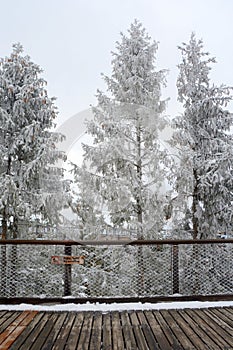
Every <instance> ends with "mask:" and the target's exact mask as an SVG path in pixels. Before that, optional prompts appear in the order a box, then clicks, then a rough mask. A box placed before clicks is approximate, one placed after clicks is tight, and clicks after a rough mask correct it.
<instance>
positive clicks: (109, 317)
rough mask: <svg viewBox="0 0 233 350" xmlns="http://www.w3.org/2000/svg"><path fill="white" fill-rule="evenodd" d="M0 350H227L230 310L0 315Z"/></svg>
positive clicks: (232, 331) (232, 325) (232, 328)
mask: <svg viewBox="0 0 233 350" xmlns="http://www.w3.org/2000/svg"><path fill="white" fill-rule="evenodd" d="M0 349H1V350H7V349H12V350H16V349H20V350H40V349H43V350H52V349H53V350H61V349H64V350H76V349H77V350H85V349H86V350H100V349H101V350H112V349H113V350H115V349H117V350H124V349H127V350H136V349H139V350H146V349H152V350H156V349H159V350H170V349H173V350H179V349H187V350H191V349H203V350H208V349H209V350H214V349H220V350H230V349H233V308H232V307H224V308H209V309H183V310H159V311H158V310H154V311H121V312H118V311H112V312H106V313H101V312H94V311H85V312H73V311H72V312H37V311H23V312H19V311H17V312H13V311H11V312H9V311H0Z"/></svg>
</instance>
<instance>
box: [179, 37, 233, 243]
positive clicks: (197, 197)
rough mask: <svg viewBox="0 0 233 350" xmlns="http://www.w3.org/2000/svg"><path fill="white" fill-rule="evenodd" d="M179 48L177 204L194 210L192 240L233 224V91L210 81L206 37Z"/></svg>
mask: <svg viewBox="0 0 233 350" xmlns="http://www.w3.org/2000/svg"><path fill="white" fill-rule="evenodd" d="M179 49H180V51H181V53H182V62H181V64H180V65H179V66H178V67H179V70H180V71H179V77H178V80H177V88H178V100H179V101H180V102H181V103H183V106H184V113H183V114H182V115H181V116H180V117H178V118H176V119H175V127H176V131H175V133H174V137H173V145H175V146H178V149H179V159H180V167H179V168H178V171H177V172H176V177H177V181H176V191H177V194H178V197H177V203H178V206H179V208H180V210H181V211H187V210H188V211H189V212H190V221H191V225H190V228H191V230H192V232H193V238H195V239H196V238H206V237H211V236H212V237H213V236H216V234H217V233H220V232H226V231H229V230H231V227H232V203H233V192H232V188H233V176H232V175H233V138H232V133H231V132H230V127H231V126H232V122H233V118H232V113H230V112H229V111H228V110H226V109H225V107H226V106H227V104H228V103H229V101H230V100H231V99H232V96H231V89H230V88H229V87H226V86H223V85H222V86H220V87H218V86H215V85H211V83H210V78H209V73H210V70H211V68H210V64H211V63H215V59H214V58H210V56H209V54H208V53H206V52H204V51H203V42H202V40H197V39H196V37H195V35H194V34H192V35H191V39H190V41H189V43H188V44H185V43H184V44H183V45H182V46H181V47H179Z"/></svg>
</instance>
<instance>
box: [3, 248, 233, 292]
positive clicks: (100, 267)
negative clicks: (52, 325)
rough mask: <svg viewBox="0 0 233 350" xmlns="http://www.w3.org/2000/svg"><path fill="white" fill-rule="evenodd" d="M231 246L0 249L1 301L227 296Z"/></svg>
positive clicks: (232, 272)
mask: <svg viewBox="0 0 233 350" xmlns="http://www.w3.org/2000/svg"><path fill="white" fill-rule="evenodd" d="M232 253H233V246H232V244H225V243H222V244H198V245H195V244H180V245H170V244H163V245H149V244H148V245H145V244H143V245H133V246H131V245H112V246H111V245H100V246H91V245H87V246H85V245H83V246H77V245H73V246H65V245H64V246H62V245H55V244H54V245H43V243H42V244H40V245H30V244H23V245H20V244H19V245H17V244H5V245H1V246H0V261H1V264H0V276H1V290H0V296H1V297H40V298H43V297H63V296H73V297H82V298H83V297H86V298H88V297H89V298H90V297H124V296H127V297H137V296H147V297H153V296H168V295H172V294H174V293H179V294H183V295H197V294H199V295H208V294H229V293H232V289H233V262H232Z"/></svg>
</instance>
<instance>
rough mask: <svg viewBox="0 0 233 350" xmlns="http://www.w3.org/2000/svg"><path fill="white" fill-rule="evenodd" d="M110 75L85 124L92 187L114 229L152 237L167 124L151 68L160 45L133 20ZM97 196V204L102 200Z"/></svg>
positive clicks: (160, 79)
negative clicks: (162, 137)
mask: <svg viewBox="0 0 233 350" xmlns="http://www.w3.org/2000/svg"><path fill="white" fill-rule="evenodd" d="M116 48H117V51H116V52H115V53H113V60H112V74H111V76H110V77H107V76H103V77H104V80H105V82H106V84H107V89H108V91H109V93H110V94H109V95H106V94H105V93H103V92H101V91H98V92H97V99H98V104H97V106H96V107H94V108H93V113H94V119H93V120H92V121H90V122H88V123H87V133H88V134H90V135H91V136H92V137H93V145H91V146H90V145H87V144H84V145H83V149H84V163H86V164H88V167H89V169H90V172H89V175H91V177H92V181H90V185H91V186H92V189H91V191H92V190H93V186H94V190H95V193H96V196H98V202H99V203H101V205H102V206H103V207H104V208H105V209H106V212H107V217H108V218H110V221H111V224H112V225H113V227H115V228H117V227H124V228H127V229H129V230H132V231H134V232H136V234H137V237H138V238H144V237H155V234H157V233H158V232H160V231H161V229H162V227H163V223H164V217H165V215H164V209H163V208H164V198H165V195H164V192H163V191H162V187H163V184H164V179H165V176H166V171H165V168H166V166H167V165H168V163H169V159H168V157H167V155H166V151H165V150H164V149H162V148H161V145H160V143H159V139H158V138H159V132H160V130H162V129H163V128H164V127H165V125H166V120H165V117H164V116H162V114H163V112H164V110H165V105H166V101H162V100H161V86H162V85H164V84H165V73H166V72H165V71H158V72H157V71H156V70H155V54H156V52H157V48H158V44H157V43H156V42H153V41H152V40H151V38H150V37H149V36H148V34H147V33H146V31H145V29H144V28H143V27H142V24H141V23H139V22H138V21H135V22H134V23H133V24H132V25H131V27H130V29H129V30H128V36H127V35H124V34H122V33H121V42H117V45H116ZM99 198H101V201H100V199H99Z"/></svg>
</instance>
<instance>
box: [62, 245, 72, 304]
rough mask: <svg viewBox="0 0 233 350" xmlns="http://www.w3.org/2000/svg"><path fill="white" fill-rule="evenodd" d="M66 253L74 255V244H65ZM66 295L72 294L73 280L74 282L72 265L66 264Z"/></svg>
mask: <svg viewBox="0 0 233 350" xmlns="http://www.w3.org/2000/svg"><path fill="white" fill-rule="evenodd" d="M65 255H70V256H71V255H72V246H71V245H66V246H65ZM64 269H65V271H64V274H65V276H64V296H65V297H67V296H69V295H71V282H72V265H70V264H69V265H67V264H65V265H64Z"/></svg>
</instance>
